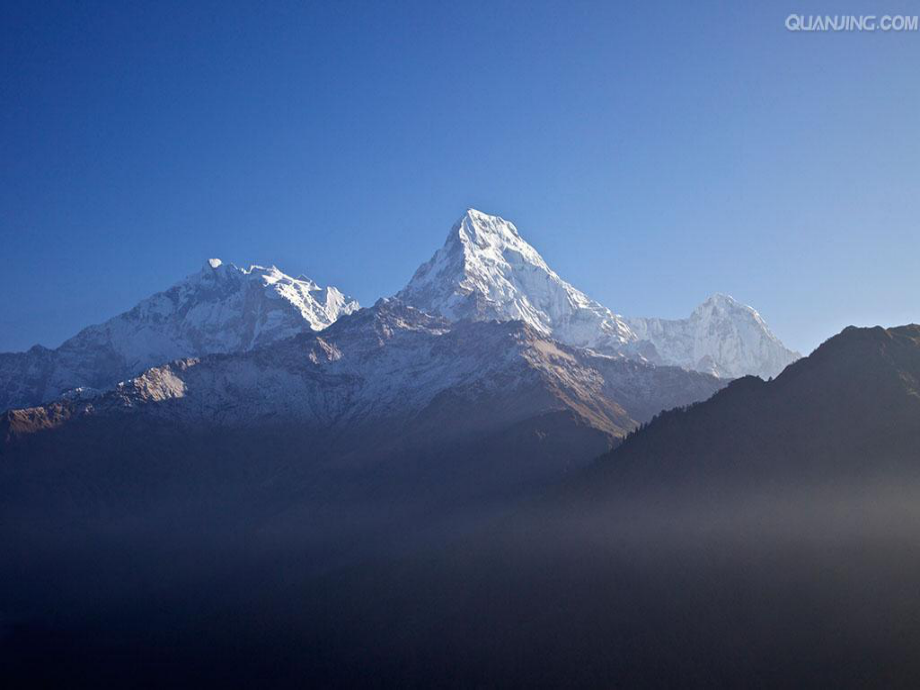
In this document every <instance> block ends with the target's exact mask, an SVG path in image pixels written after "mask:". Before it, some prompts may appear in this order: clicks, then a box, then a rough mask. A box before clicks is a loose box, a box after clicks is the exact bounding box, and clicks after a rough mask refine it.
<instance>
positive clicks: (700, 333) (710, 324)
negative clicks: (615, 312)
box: [626, 294, 801, 379]
mask: <svg viewBox="0 0 920 690" xmlns="http://www.w3.org/2000/svg"><path fill="white" fill-rule="evenodd" d="M626 322H627V323H628V324H629V327H630V328H631V329H632V330H633V332H635V334H636V335H637V336H638V337H639V338H640V339H642V340H643V341H647V342H649V343H651V344H652V345H654V348H655V353H657V357H658V361H661V362H666V363H668V364H676V365H678V366H681V367H684V368H685V369H692V370H696V371H705V372H709V373H712V374H715V375H716V376H720V377H723V378H737V377H740V376H745V375H747V374H753V375H755V376H760V377H762V378H765V379H766V378H770V377H771V376H776V375H777V374H779V373H780V372H781V371H782V370H783V369H785V368H786V366H788V365H789V364H791V363H792V362H794V361H795V360H797V359H799V358H800V357H801V355H800V354H799V353H797V352H793V351H792V350H789V349H788V348H787V347H786V346H784V345H783V344H782V342H780V340H779V338H777V337H776V336H775V335H773V333H772V332H771V331H770V329H769V328H768V327H767V324H766V323H765V322H764V320H763V319H762V318H761V317H760V314H758V313H757V312H756V311H755V310H754V309H752V308H751V307H749V306H746V305H744V304H741V303H740V302H737V301H735V300H734V299H732V298H731V297H729V296H728V295H722V294H715V295H713V296H712V297H710V298H709V299H707V300H706V301H705V302H703V303H702V304H701V305H700V306H699V307H697V308H696V309H695V310H694V311H693V313H692V314H691V315H690V317H689V318H686V319H677V320H667V319H647V318H628V319H626ZM646 352H648V350H647V351H646ZM651 359H652V360H653V361H654V360H655V357H654V356H652V357H651Z"/></svg>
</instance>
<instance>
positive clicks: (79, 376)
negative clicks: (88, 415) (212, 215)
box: [0, 259, 358, 409]
mask: <svg viewBox="0 0 920 690" xmlns="http://www.w3.org/2000/svg"><path fill="white" fill-rule="evenodd" d="M356 309H358V303H357V302H355V301H354V300H352V299H350V298H348V297H345V296H344V295H343V294H342V293H341V292H339V291H338V290H337V289H336V288H334V287H327V288H320V287H319V286H318V285H317V284H316V283H314V282H313V281H311V280H309V279H306V278H304V277H300V278H296V279H295V278H291V277H290V276H287V275H285V274H284V273H282V272H281V271H279V270H278V269H277V268H275V267H274V266H272V267H270V268H263V267H261V266H252V267H250V268H237V267H236V266H234V265H233V264H224V263H222V262H221V261H220V260H219V259H211V260H209V261H208V262H207V263H206V264H205V266H204V268H203V269H202V270H201V271H200V272H198V273H196V274H194V275H191V276H189V277H188V278H186V279H185V280H183V281H181V282H179V283H177V284H176V285H174V286H173V287H171V288H170V289H168V290H166V291H165V292H161V293H158V294H155V295H153V296H151V297H148V298H147V299H145V300H143V301H141V302H140V303H139V304H138V305H137V306H135V307H134V308H133V309H131V310H130V311H128V312H125V313H123V314H121V315H119V316H116V317H115V318H113V319H110V320H109V321H106V322H105V323H103V324H100V325H97V326H90V327H88V328H85V329H84V330H82V331H81V332H80V333H78V334H77V335H76V336H74V337H73V338H71V339H70V340H67V341H66V342H65V343H63V344H62V345H61V346H60V347H59V348H57V349H56V350H49V349H47V348H42V347H40V346H36V347H33V348H32V349H30V350H29V351H28V352H24V353H7V354H0V409H7V408H11V407H24V406H29V405H35V404H38V403H40V402H43V401H46V400H51V399H54V398H57V397H59V396H61V394H62V393H63V392H65V391H67V390H69V389H72V388H79V387H87V388H107V387H109V386H111V385H113V384H115V383H116V382H118V381H121V380H124V379H126V378H128V377H130V376H134V375H136V374H138V373H140V372H142V371H143V370H144V369H147V368H148V367H151V366H154V365H157V364H162V363H164V362H168V361H170V360H174V359H179V358H187V357H200V356H203V355H206V354H211V353H227V352H241V351H247V350H252V349H254V348H257V347H261V346H264V345H267V344H269V343H273V342H276V341H278V340H281V339H284V338H288V337H290V336H293V335H296V334H297V333H301V332H303V331H310V330H321V329H323V328H326V327H327V326H329V325H330V324H331V323H333V322H334V321H335V320H336V319H337V318H338V317H339V316H341V315H342V314H348V313H351V312H353V311H355V310H356Z"/></svg>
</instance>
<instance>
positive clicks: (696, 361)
mask: <svg viewBox="0 0 920 690" xmlns="http://www.w3.org/2000/svg"><path fill="white" fill-rule="evenodd" d="M398 297H399V298H400V299H402V300H404V301H405V302H406V303H407V304H410V305H412V306H414V307H416V308H418V309H420V310H422V311H426V312H430V313H432V314H438V315H441V316H444V317H446V318H448V319H452V320H456V319H461V318H469V319H477V320H486V319H495V320H500V321H505V320H510V319H520V320H522V321H524V322H525V323H527V324H529V325H530V326H532V327H533V328H534V329H536V330H537V331H538V332H540V333H542V334H544V335H547V336H551V337H552V338H554V339H556V340H558V341H561V342H563V343H566V344H568V345H573V346H575V347H585V348H591V349H593V350H597V351H599V352H603V353H607V354H624V355H627V356H631V357H638V358H644V359H647V360H648V361H651V362H655V363H660V364H667V365H675V366H680V367H683V368H685V369H690V370H694V371H703V372H707V373H712V374H715V375H717V376H720V377H723V378H735V377H738V376H744V375H747V374H754V375H757V376H764V377H770V376H774V375H776V374H778V373H779V372H780V371H782V369H783V368H784V367H785V366H786V365H787V364H789V363H790V362H792V361H794V360H795V359H796V358H797V357H798V355H797V353H794V352H792V351H790V350H788V349H787V348H785V347H784V346H783V344H782V343H781V342H780V341H779V340H778V339H777V338H776V336H775V335H773V334H772V333H771V332H770V330H769V329H768V328H767V325H766V323H764V321H763V319H761V317H760V315H759V314H758V313H757V312H756V311H754V310H753V309H751V308H750V307H747V306H745V305H742V304H739V303H737V302H735V301H734V300H733V299H731V298H730V297H727V296H724V295H715V296H713V297H712V298H710V299H709V300H707V301H706V302H705V303H703V304H702V305H700V307H699V308H697V309H696V311H694V312H693V314H692V315H691V316H690V318H689V319H685V320H681V321H668V320H664V319H643V318H635V319H624V318H623V317H620V316H618V315H616V314H615V313H613V312H612V311H611V310H610V309H607V308H606V307H604V306H603V305H601V304H599V303H598V302H595V301H594V300H592V299H590V298H588V297H587V296H586V295H585V294H584V293H582V292H581V291H579V290H577V289H576V288H574V287H573V286H572V285H570V284H569V283H567V282H565V281H564V280H562V279H561V278H560V277H559V276H558V275H557V274H556V273H555V272H553V270H552V269H550V268H549V266H547V264H546V262H545V261H544V260H543V258H542V257H541V256H540V254H539V253H538V252H537V251H536V250H535V249H534V248H533V247H532V246H530V245H529V244H528V243H527V242H526V241H525V240H524V239H523V238H522V237H521V235H520V233H519V232H518V230H517V228H516V227H515V226H514V224H513V223H510V222H509V221H506V220H504V219H503V218H499V217H497V216H490V215H487V214H485V213H482V212H480V211H476V210H475V209H470V210H468V211H467V212H466V214H465V215H464V216H463V217H462V218H461V219H460V220H459V221H458V222H457V223H456V224H455V225H454V227H453V228H452V229H451V231H450V234H449V235H448V237H447V241H446V242H445V244H444V246H443V247H442V248H441V249H439V250H438V251H437V252H436V253H435V255H434V256H433V257H432V258H431V260H430V261H428V262H427V263H425V264H423V265H422V266H421V267H420V268H419V269H418V271H416V273H415V275H414V276H413V278H412V280H411V281H410V282H409V284H408V285H407V286H406V287H405V288H404V289H403V290H402V291H401V292H400V293H399V294H398Z"/></svg>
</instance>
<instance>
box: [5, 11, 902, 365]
mask: <svg viewBox="0 0 920 690" xmlns="http://www.w3.org/2000/svg"><path fill="white" fill-rule="evenodd" d="M131 4H132V5H136V6H135V7H130V8H129V7H128V5H129V3H121V2H106V3H94V2H80V3H74V2H62V3H53V2H43V3H38V2H31V1H29V2H22V3H16V2H10V1H9V0H7V1H6V2H4V3H3V4H2V6H0V116H2V120H0V123H2V124H0V161H2V163H0V350H16V349H25V348H27V347H29V346H30V345H32V344H34V343H36V342H41V343H43V344H45V345H48V346H55V345H57V344H59V343H60V342H61V341H62V340H63V339H65V338H66V337H68V336H70V335H72V334H73V333H75V332H76V331H77V330H78V329H79V328H80V327H82V326H84V325H88V324H89V323H93V322H99V321H102V320H104V319H106V318H108V317H110V316H112V315H114V314H116V313H118V312H120V311H122V310H125V309H127V308H129V307H131V306H132V305H133V304H134V303H136V302H137V301H138V300H139V299H141V298H142V297H144V296H146V295H148V294H150V293H152V292H155V291H157V290H160V289H164V288H166V287H167V286H169V285H170V284H172V283H173V282H175V281H176V280H178V279H180V278H182V277H183V276H185V275H186V274H189V273H191V272H194V271H196V270H198V269H199V267H200V266H201V265H202V264H203V262H204V261H205V259H207V258H208V257H211V256H218V257H221V258H222V259H224V260H225V261H233V262H235V263H239V264H248V263H267V264H271V263H274V264H277V265H278V266H279V267H280V268H281V269H282V270H284V271H286V272H288V273H291V274H295V275H296V274H297V273H301V272H303V273H306V274H308V275H310V276H311V277H313V278H314V279H316V280H317V281H319V282H321V283H324V284H325V283H332V284H335V285H337V286H339V287H341V288H342V289H343V290H345V291H347V292H350V293H351V294H353V295H354V296H356V297H357V298H358V299H360V300H361V302H362V303H365V304H370V303H372V302H373V301H374V300H375V299H376V298H377V297H379V296H382V295H388V294H392V293H393V292H395V291H396V290H398V289H399V288H400V287H401V286H402V285H403V284H404V283H405V282H406V281H407V280H408V279H409V277H410V276H411V274H412V272H413V271H414V270H415V268H416V267H417V266H418V264H420V263H421V262H422V261H424V260H426V259H427V258H428V257H429V256H430V255H431V254H432V253H433V252H434V251H435V249H436V248H437V247H438V246H440V244H441V243H442V241H443V239H444V237H445V235H446V232H447V230H448V229H449V227H450V225H451V223H452V222H453V221H454V220H455V219H456V217H457V216H459V215H460V214H461V213H462V212H463V210H464V209H465V208H466V207H467V206H475V207H477V208H480V209H482V210H484V211H487V212H490V213H496V214H499V215H502V216H504V217H506V218H509V219H511V220H513V221H515V222H516V223H517V225H518V227H519V228H520V229H521V231H522V232H523V234H524V236H525V237H526V238H528V239H529V240H530V241H531V243H532V244H534V245H535V246H536V247H537V249H538V250H540V251H541V253H542V254H543V255H544V257H545V258H546V259H547V261H548V263H549V264H550V265H551V266H553V267H554V268H555V269H556V270H557V272H559V273H560V274H561V275H562V276H563V277H564V278H566V279H568V280H569V281H570V282H572V283H574V284H575V285H576V286H578V287H580V288H581V289H582V290H584V291H585V292H587V293H588V294H589V295H591V296H592V297H594V298H596V299H598V300H599V301H601V302H602V303H604V304H606V305H607V306H609V307H610V308H611V309H613V310H614V311H617V312H619V313H624V314H627V315H649V316H663V317H679V316H684V315H686V314H688V313H689V312H690V310H691V309H692V308H693V307H694V306H695V305H696V304H697V303H698V302H700V301H701V300H702V299H704V298H705V297H706V296H707V295H708V294H709V293H711V292H714V291H721V292H728V293H730V294H733V295H734V296H735V297H737V298H738V299H741V300H743V301H745V302H747V303H750V304H752V305H754V306H755V307H756V308H757V309H759V310H760V311H761V313H762V314H763V315H764V317H765V318H766V319H767V321H768V322H769V323H770V325H771V326H772V327H773V329H774V330H775V332H776V333H777V334H778V335H779V336H780V337H781V338H782V339H783V340H784V341H786V342H787V344H789V345H790V346H792V347H795V348H798V349H800V350H803V351H809V350H810V349H811V348H813V347H814V346H815V345H816V344H817V343H819V342H820V341H821V340H823V339H824V338H826V337H828V336H829V335H831V334H832V333H834V332H835V331H837V330H839V329H840V328H842V327H843V326H845V325H846V324H849V323H857V324H875V323H882V324H895V323H903V322H908V321H920V223H918V219H920V33H907V34H890V33H889V34H882V33H878V32H877V33H874V34H813V33H812V34H804V33H798V34H794V33H789V32H787V31H786V29H785V28H784V20H785V17H786V16H787V14H788V13H789V12H793V11H794V12H798V13H803V14H815V13H818V14H820V13H826V12H828V11H833V12H835V13H841V14H844V13H846V14H849V13H854V14H873V13H877V14H883V13H898V12H902V13H906V14H914V13H920V7H918V6H917V5H916V3H905V2H895V1H893V2H886V3H877V2H872V1H870V0H867V1H865V2H854V3H846V2H843V3H841V2H834V3H823V4H819V3H813V2H808V1H807V0H796V2H795V3H791V4H789V3H785V4H783V3H780V4H779V5H777V4H776V3H766V2H752V3H743V2H724V3H696V2H694V3H689V2H682V1H676V2H668V3H655V2H634V3H615V2H592V3H580V2H574V3H573V2H556V3H542V2H523V1H519V2H514V3H503V2H494V1H493V2H482V3H477V2H462V3H461V2H450V3H448V2H440V3H435V2H418V3H410V2H360V3H346V2H332V1H331V0H330V2H325V3H311V2H303V1H301V2H292V3H282V2H270V3H256V2H253V3H234V2H227V1H222V2H175V3H173V2H165V1H162V2H152V3H131ZM141 4H146V7H140V5H141Z"/></svg>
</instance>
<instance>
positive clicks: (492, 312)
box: [397, 209, 635, 351]
mask: <svg viewBox="0 0 920 690" xmlns="http://www.w3.org/2000/svg"><path fill="white" fill-rule="evenodd" d="M397 296H398V297H399V298H400V299H402V300H403V301H405V302H406V303H407V304H410V305H412V306H414V307H416V308H418V309H420V310H422V311H426V312H429V313H432V314H437V315H440V316H444V317H446V318H449V319H462V318H469V319H474V320H498V321H509V320H521V321H524V322H525V323H527V324H528V325H530V326H531V327H533V328H535V329H536V330H537V331H538V332H540V333H542V334H544V335H552V336H553V337H554V338H556V339H557V340H561V341H562V342H565V343H568V344H571V345H576V346H580V347H590V348H594V349H601V350H613V351H618V350H619V349H621V348H622V347H623V346H625V345H627V344H628V343H630V342H632V341H634V340H635V336H634V335H633V334H632V333H631V331H630V330H629V327H628V326H626V324H625V323H624V322H623V321H622V319H620V317H618V316H617V315H616V314H614V313H613V312H611V311H610V310H609V309H607V308H605V307H604V306H602V305H601V304H599V303H597V302H595V301H593V300H591V299H589V298H588V297H587V296H586V295H585V294H584V293H582V292H581V291H579V290H577V289H575V288H574V287H573V286H572V285H570V284H569V283H567V282H565V281H564V280H563V279H562V278H560V277H559V276H558V275H557V274H556V273H555V272H554V271H553V270H552V269H551V268H550V267H549V266H548V265H547V264H546V262H545V261H544V260H543V257H542V256H540V254H539V252H537V250H536V249H534V248H533V247H532V246H531V245H530V244H528V243H527V242H526V241H525V240H524V239H523V237H522V236H521V234H520V232H519V231H518V229H517V228H516V227H515V225H514V224H513V223H511V222H510V221H507V220H505V219H504V218H501V217H499V216H492V215H489V214H486V213H483V212H481V211H477V210H476V209H469V210H467V212H466V213H465V214H464V215H463V216H462V217H461V218H460V220H458V221H457V222H456V223H455V224H454V226H453V227H452V228H451V231H450V233H449V234H448V237H447V241H446V242H445V244H444V246H443V247H441V249H439V250H438V251H437V252H436V253H435V255H434V256H433V257H432V258H431V259H430V260H429V261H427V262H426V263H424V264H422V266H421V267H419V269H418V270H417V271H416V273H415V275H414V276H413V277H412V280H411V281H410V282H409V284H408V285H407V286H406V287H405V288H404V289H403V290H402V291H401V292H400V293H399V294H398V295H397Z"/></svg>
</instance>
